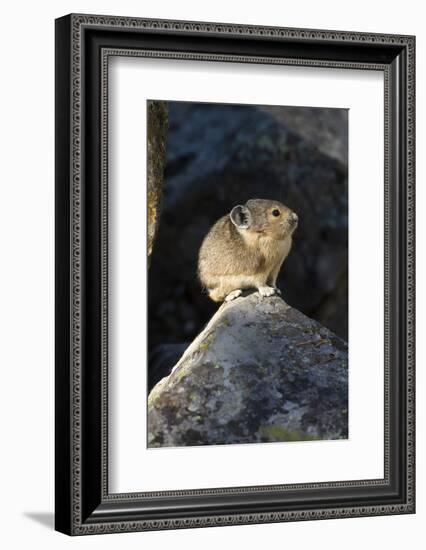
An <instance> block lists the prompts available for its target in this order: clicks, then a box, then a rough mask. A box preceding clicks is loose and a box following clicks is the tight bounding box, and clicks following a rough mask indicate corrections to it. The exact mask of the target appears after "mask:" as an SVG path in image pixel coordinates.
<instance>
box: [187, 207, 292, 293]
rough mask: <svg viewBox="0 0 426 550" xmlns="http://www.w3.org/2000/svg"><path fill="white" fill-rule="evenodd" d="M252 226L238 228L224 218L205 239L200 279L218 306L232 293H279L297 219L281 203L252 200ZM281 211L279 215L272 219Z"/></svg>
mask: <svg viewBox="0 0 426 550" xmlns="http://www.w3.org/2000/svg"><path fill="white" fill-rule="evenodd" d="M242 208H247V209H248V210H249V214H250V216H251V217H250V219H251V224H250V226H249V227H248V228H247V229H243V228H241V227H236V226H235V225H234V223H233V222H232V221H231V218H230V215H229V214H228V215H226V216H223V217H222V218H220V220H218V221H217V222H216V223H215V224H214V226H213V227H212V228H211V230H210V232H209V233H208V234H207V236H206V238H205V239H204V241H203V243H202V245H201V249H200V253H199V258H198V275H199V278H200V281H201V283H202V285H203V286H204V287H205V288H206V289H207V291H208V293H209V296H210V298H211V299H212V300H214V301H215V302H222V301H223V300H224V299H225V298H226V297H227V296H228V295H229V294H230V293H231V292H232V291H235V290H243V289H249V288H257V289H259V292H261V293H262V294H263V295H269V294H271V293H273V291H275V290H276V286H275V285H276V280H277V277H278V273H279V271H280V268H281V266H282V264H283V262H284V260H285V258H286V257H287V255H288V253H289V252H290V249H291V244H292V233H293V231H294V229H295V228H296V225H297V216H296V215H295V214H294V213H293V212H292V211H291V210H290V209H289V208H287V207H286V206H285V205H284V204H282V203H280V202H278V201H269V200H262V199H252V200H249V201H248V202H247V203H246V204H245V205H244V207H242ZM274 210H278V211H279V212H280V215H279V216H278V217H275V216H273V214H272V212H273V211H274Z"/></svg>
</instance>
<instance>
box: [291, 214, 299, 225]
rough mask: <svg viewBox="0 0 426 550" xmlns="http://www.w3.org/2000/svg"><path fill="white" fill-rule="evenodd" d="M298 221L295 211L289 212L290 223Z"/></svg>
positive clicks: (293, 223) (294, 223)
mask: <svg viewBox="0 0 426 550" xmlns="http://www.w3.org/2000/svg"><path fill="white" fill-rule="evenodd" d="M298 221H299V218H298V216H297V214H296V212H292V213H291V214H290V222H291V223H292V225H296V224H297V222H298Z"/></svg>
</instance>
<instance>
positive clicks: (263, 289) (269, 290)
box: [257, 286, 277, 296]
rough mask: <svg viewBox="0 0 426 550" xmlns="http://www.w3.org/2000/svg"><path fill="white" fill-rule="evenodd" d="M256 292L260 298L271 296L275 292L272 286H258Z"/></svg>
mask: <svg viewBox="0 0 426 550" xmlns="http://www.w3.org/2000/svg"><path fill="white" fill-rule="evenodd" d="M257 290H258V291H259V294H260V295H261V296H273V295H274V294H276V292H277V289H275V288H274V287H272V286H260V287H259V288H258V289H257Z"/></svg>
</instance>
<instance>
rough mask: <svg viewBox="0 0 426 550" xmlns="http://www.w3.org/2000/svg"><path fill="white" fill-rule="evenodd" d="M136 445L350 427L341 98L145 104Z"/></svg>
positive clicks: (284, 438)
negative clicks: (142, 429) (141, 405)
mask: <svg viewBox="0 0 426 550" xmlns="http://www.w3.org/2000/svg"><path fill="white" fill-rule="evenodd" d="M147 114H148V116H147V120H148V124H147V144H148V157H147V158H148V167H147V174H148V182H147V189H148V201H147V204H148V256H149V261H148V264H149V267H148V373H147V377H148V392H149V395H148V415H147V421H148V441H147V445H148V447H149V448H158V447H186V446H203V445H230V444H242V443H244V444H247V443H270V442H275V443H278V442H280V443H283V442H300V441H316V440H335V439H347V438H348V110H347V109H338V108H326V107H324V108H319V107H293V106H270V105H237V104H219V103H197V102H174V101H154V100H152V101H148V102H147Z"/></svg>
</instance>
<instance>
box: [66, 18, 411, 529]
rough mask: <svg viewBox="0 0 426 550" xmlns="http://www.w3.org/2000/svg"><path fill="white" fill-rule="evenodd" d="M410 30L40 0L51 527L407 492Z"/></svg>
mask: <svg viewBox="0 0 426 550" xmlns="http://www.w3.org/2000/svg"><path fill="white" fill-rule="evenodd" d="M414 56H415V38H414V37H413V36H400V35H384V34H367V33H354V32H342V31H328V30H327V31H325V30H308V29H292V28H278V27H256V26H246V25H234V24H232V25H230V24H218V23H201V22H188V21H168V20H151V19H150V20H148V19H138V18H127V17H116V16H114V17H109V16H97V15H79V14H76V15H74V14H72V15H68V16H65V17H62V18H60V19H57V20H56V384H55V391H56V431H55V434H56V446H55V452H56V474H55V475H56V479H55V482H56V513H55V516H56V529H57V530H59V531H61V532H63V533H66V534H69V535H85V534H99V533H119V532H127V531H145V530H158V529H178V528H189V527H204V526H219V525H238V524H248V523H267V522H286V521H300V520H313V519H327V518H348V517H360V516H374V515H385V514H408V513H414V511H415V499H414V493H415V480H414V476H415V471H414V469H415V468H414V169H415V167H414V162H415V159H414V152H415V145H414V139H415V135H414V134H415V89H414V80H415V74H414V69H415V57H414Z"/></svg>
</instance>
